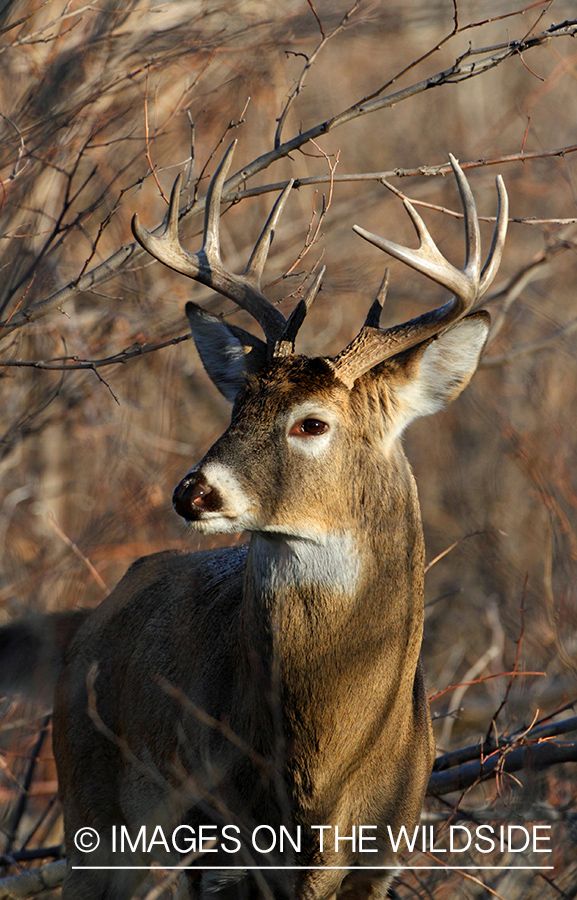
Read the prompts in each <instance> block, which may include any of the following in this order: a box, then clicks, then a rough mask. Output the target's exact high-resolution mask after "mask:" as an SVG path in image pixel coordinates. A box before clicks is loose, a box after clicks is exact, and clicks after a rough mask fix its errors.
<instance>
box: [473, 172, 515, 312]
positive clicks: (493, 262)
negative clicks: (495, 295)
mask: <svg viewBox="0 0 577 900" xmlns="http://www.w3.org/2000/svg"><path fill="white" fill-rule="evenodd" d="M495 184H496V185H497V196H498V197H499V204H498V206H497V221H496V222H495V229H494V231H493V239H492V241H491V249H490V250H489V255H488V257H487V262H486V263H485V265H484V266H483V270H482V272H481V280H480V282H479V291H478V294H477V299H479V298H480V297H482V296H483V294H485V293H486V292H487V290H488V289H489V287H490V286H491V284H492V283H493V280H494V278H495V275H496V274H497V271H498V269H499V266H500V265H501V258H502V256H503V250H504V247H505V238H506V237H507V226H508V224H509V197H508V196H507V188H506V187H505V182H504V181H503V178H502V176H501V175H497V178H496V179H495Z"/></svg>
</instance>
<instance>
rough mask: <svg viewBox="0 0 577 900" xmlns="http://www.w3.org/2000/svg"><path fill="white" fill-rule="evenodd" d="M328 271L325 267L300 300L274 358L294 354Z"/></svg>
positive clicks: (282, 335) (286, 326)
mask: <svg viewBox="0 0 577 900" xmlns="http://www.w3.org/2000/svg"><path fill="white" fill-rule="evenodd" d="M326 270H327V267H326V266H323V267H322V269H321V270H320V272H319V274H318V275H317V277H316V278H315V280H314V281H313V283H312V284H311V286H310V287H309V289H308V291H307V292H306V294H305V295H304V297H303V298H302V300H299V302H298V303H297V305H296V306H295V308H294V309H293V311H292V313H291V314H290V316H289V317H288V321H287V323H286V325H285V327H284V330H283V333H282V334H281V336H280V340H278V341H277V342H276V344H275V348H274V353H273V356H275V357H279V356H290V355H291V353H294V348H295V340H296V336H297V334H298V330H299V328H300V327H301V325H302V323H303V322H304V318H305V316H306V314H307V312H308V311H309V309H310V307H311V305H312V303H313V300H314V299H315V297H316V295H317V294H318V292H319V288H320V286H321V283H322V280H323V278H324V275H325V272H326Z"/></svg>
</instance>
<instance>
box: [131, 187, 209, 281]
mask: <svg viewBox="0 0 577 900" xmlns="http://www.w3.org/2000/svg"><path fill="white" fill-rule="evenodd" d="M181 182H182V175H178V176H177V178H176V180H175V182H174V184H173V186H172V191H171V194H170V202H169V206H168V216H167V218H166V226H165V228H164V231H163V232H162V234H160V235H158V234H154V233H153V232H150V231H147V230H146V228H144V227H143V226H142V225H141V224H140V219H139V218H138V213H134V215H133V217H132V222H131V225H132V233H133V235H134V237H135V238H136V240H137V241H138V243H139V244H140V246H141V247H144V249H145V250H147V251H148V253H150V255H151V256H154V258H155V259H158V260H159V261H160V262H161V263H164V265H165V266H169V268H171V269H174V270H175V271H176V272H180V273H181V274H182V275H188V276H189V278H197V277H198V275H199V270H200V267H199V263H198V257H197V256H196V254H194V255H193V254H192V253H187V252H186V250H183V249H182V247H181V246H180V241H179V239H178V198H179V196H180V185H181Z"/></svg>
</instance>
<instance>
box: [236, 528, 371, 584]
mask: <svg viewBox="0 0 577 900" xmlns="http://www.w3.org/2000/svg"><path fill="white" fill-rule="evenodd" d="M250 556H251V557H252V565H253V568H254V571H255V575H256V577H257V580H258V581H260V582H261V584H262V587H263V590H265V591H273V592H274V591H275V589H279V588H282V587H291V588H298V587H313V588H314V587H321V588H323V589H325V590H326V589H327V588H332V589H333V590H335V591H338V592H339V593H342V594H353V593H354V592H355V591H356V589H357V587H358V583H359V576H360V568H361V567H360V560H359V556H358V553H357V550H356V547H355V542H354V540H353V538H352V536H351V535H350V534H349V533H348V532H341V533H340V534H329V535H326V534H323V535H320V534H319V535H312V534H311V535H302V536H296V535H285V534H273V533H271V534H265V533H259V534H257V535H255V537H254V538H253V541H252V543H251V552H250Z"/></svg>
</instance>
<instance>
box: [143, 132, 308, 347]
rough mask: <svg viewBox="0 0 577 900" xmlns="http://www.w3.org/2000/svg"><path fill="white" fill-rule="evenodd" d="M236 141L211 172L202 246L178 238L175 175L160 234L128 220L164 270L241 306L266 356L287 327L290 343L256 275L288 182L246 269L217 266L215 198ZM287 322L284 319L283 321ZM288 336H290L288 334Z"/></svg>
mask: <svg viewBox="0 0 577 900" xmlns="http://www.w3.org/2000/svg"><path fill="white" fill-rule="evenodd" d="M235 146H236V141H233V143H232V144H231V145H230V146H229V148H228V150H227V151H226V153H225V155H224V157H223V158H222V161H221V163H220V165H219V166H218V169H217V170H216V172H215V174H214V177H213V179H212V181H211V182H210V186H209V189H208V193H207V196H206V208H205V214H204V231H203V240H202V247H201V249H200V250H199V251H198V253H189V252H188V251H187V250H185V249H184V248H183V247H182V246H181V244H180V240H179V237H178V199H179V195H180V184H181V176H180V175H179V176H178V178H177V179H176V181H175V182H174V186H173V188H172V193H171V195H170V205H169V209H168V217H167V221H166V227H165V229H164V232H163V233H162V234H161V235H156V234H154V233H151V232H150V231H147V230H146V228H143V227H142V225H141V224H140V222H139V220H138V216H137V215H134V216H133V218H132V231H133V234H134V237H135V238H136V240H137V241H138V243H139V244H140V245H141V246H142V247H144V249H145V250H147V251H148V252H149V253H150V254H151V256H154V258H155V259H157V260H159V262H161V263H163V264H164V265H166V266H169V268H171V269H174V270H175V271H176V272H180V273H181V274H182V275H186V276H187V277H188V278H193V279H194V280H195V281H199V282H201V284H204V285H206V286H207V287H210V288H212V289H213V290H215V291H217V292H218V293H219V294H222V295H224V296H225V297H228V298H229V299H230V300H233V301H234V302H235V303H237V304H238V305H239V306H241V307H242V308H243V309H245V310H246V311H247V312H248V313H250V315H251V316H253V318H254V319H256V321H257V322H258V323H259V325H260V326H261V328H262V330H263V332H264V334H265V337H266V339H267V345H268V348H269V355H272V354H273V353H274V351H275V348H276V347H277V345H279V344H280V343H282V342H283V341H286V340H287V338H286V333H287V330H288V331H290V334H291V336H292V342H293V345H294V334H296V332H294V334H293V331H294V328H293V329H288V323H287V321H286V319H285V317H284V316H283V314H282V313H281V312H280V311H279V310H278V309H277V308H276V306H273V305H272V303H270V302H269V301H268V300H267V298H266V297H265V295H264V294H263V293H262V290H261V278H262V273H263V270H264V266H265V263H266V259H267V256H268V251H269V248H270V245H271V243H272V239H273V237H274V231H275V228H276V225H277V222H278V220H279V216H280V214H281V212H282V210H283V207H284V205H285V203H286V200H287V197H288V195H289V193H290V191H291V188H292V186H293V181H292V180H291V181H289V182H288V184H287V185H286V187H285V188H284V190H283V191H282V192H281V194H280V195H279V197H278V198H277V200H276V202H275V204H274V206H273V208H272V210H271V213H270V215H269V217H268V220H267V222H266V224H265V226H264V228H263V230H262V232H261V234H260V237H259V238H258V240H257V242H256V244H255V247H254V250H253V252H252V254H251V257H250V259H249V261H248V264H247V266H246V269H245V270H244V272H243V273H242V275H234V274H232V273H231V272H229V271H228V269H227V268H226V267H225V266H224V265H223V262H222V259H221V256H220V232H219V220H220V202H221V196H222V188H223V185H224V182H225V180H226V176H227V174H228V170H229V168H230V164H231V161H232V156H233V153H234V149H235ZM289 321H290V320H289ZM289 340H290V338H289Z"/></svg>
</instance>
